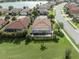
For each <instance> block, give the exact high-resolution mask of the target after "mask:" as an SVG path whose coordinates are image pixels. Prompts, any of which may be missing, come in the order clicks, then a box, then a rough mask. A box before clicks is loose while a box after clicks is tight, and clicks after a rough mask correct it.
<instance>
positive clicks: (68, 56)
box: [65, 49, 71, 59]
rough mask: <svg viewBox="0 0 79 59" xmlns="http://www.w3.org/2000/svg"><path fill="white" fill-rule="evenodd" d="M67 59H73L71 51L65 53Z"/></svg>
mask: <svg viewBox="0 0 79 59" xmlns="http://www.w3.org/2000/svg"><path fill="white" fill-rule="evenodd" d="M65 59H71V51H70V50H69V49H67V50H66V52H65Z"/></svg>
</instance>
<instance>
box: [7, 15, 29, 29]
mask: <svg viewBox="0 0 79 59" xmlns="http://www.w3.org/2000/svg"><path fill="white" fill-rule="evenodd" d="M28 24H29V17H26V16H21V17H20V18H19V19H18V21H15V22H12V23H11V24H10V25H9V26H8V27H7V28H8V29H25V28H27V26H28Z"/></svg>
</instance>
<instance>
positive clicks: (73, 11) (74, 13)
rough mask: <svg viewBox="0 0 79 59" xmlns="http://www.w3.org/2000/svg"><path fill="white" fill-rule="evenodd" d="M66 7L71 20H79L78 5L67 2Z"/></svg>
mask: <svg viewBox="0 0 79 59" xmlns="http://www.w3.org/2000/svg"><path fill="white" fill-rule="evenodd" d="M66 7H67V8H68V12H69V14H70V15H72V16H73V18H76V19H73V20H77V21H78V22H79V7H77V5H76V4H67V5H66Z"/></svg>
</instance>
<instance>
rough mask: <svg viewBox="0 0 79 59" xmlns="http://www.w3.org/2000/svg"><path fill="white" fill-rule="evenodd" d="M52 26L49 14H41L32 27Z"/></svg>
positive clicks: (43, 27) (45, 27)
mask: <svg viewBox="0 0 79 59" xmlns="http://www.w3.org/2000/svg"><path fill="white" fill-rule="evenodd" d="M50 27H51V23H50V20H49V19H48V18H47V16H39V17H37V18H36V20H35V21H34V23H33V26H32V28H34V29H48V28H50Z"/></svg>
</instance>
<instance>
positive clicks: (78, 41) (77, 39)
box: [55, 3, 79, 44]
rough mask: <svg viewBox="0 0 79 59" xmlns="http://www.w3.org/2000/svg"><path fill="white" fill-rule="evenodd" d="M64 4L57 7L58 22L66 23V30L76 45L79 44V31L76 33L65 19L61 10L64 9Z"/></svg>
mask: <svg viewBox="0 0 79 59" xmlns="http://www.w3.org/2000/svg"><path fill="white" fill-rule="evenodd" d="M63 6H64V3H62V4H60V5H58V6H55V9H56V17H55V18H56V20H57V21H58V22H63V23H64V30H65V31H66V32H67V33H68V34H69V36H70V37H71V38H72V39H73V40H74V41H75V43H76V44H79V31H76V29H74V28H73V27H72V26H71V25H70V24H69V23H68V22H67V20H65V19H64V17H63V15H62V13H61V9H62V8H63Z"/></svg>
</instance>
